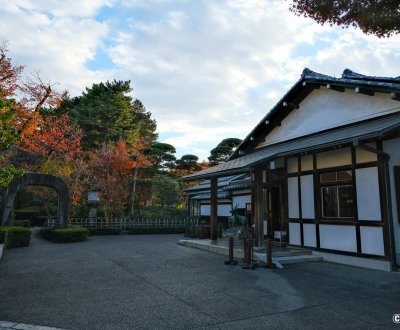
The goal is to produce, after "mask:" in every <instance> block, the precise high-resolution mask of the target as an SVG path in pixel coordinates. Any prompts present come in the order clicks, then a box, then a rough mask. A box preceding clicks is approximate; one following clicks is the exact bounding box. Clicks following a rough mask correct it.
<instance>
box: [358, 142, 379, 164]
mask: <svg viewBox="0 0 400 330" xmlns="http://www.w3.org/2000/svg"><path fill="white" fill-rule="evenodd" d="M366 145H367V146H368V147H371V148H374V149H376V143H375V142H374V143H366ZM377 160H378V156H377V154H375V153H373V152H369V151H366V150H363V149H360V148H357V149H356V161H357V163H367V162H376V161H377Z"/></svg>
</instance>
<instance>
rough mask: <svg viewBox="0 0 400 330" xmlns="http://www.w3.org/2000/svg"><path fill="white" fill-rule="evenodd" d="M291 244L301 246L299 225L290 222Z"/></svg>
mask: <svg viewBox="0 0 400 330" xmlns="http://www.w3.org/2000/svg"><path fill="white" fill-rule="evenodd" d="M289 244H293V245H301V238H300V224H299V223H293V222H289Z"/></svg>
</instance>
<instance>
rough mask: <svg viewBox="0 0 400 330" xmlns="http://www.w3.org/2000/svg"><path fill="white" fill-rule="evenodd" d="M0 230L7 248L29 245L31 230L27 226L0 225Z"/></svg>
mask: <svg viewBox="0 0 400 330" xmlns="http://www.w3.org/2000/svg"><path fill="white" fill-rule="evenodd" d="M0 232H3V233H5V237H4V234H3V240H4V244H5V247H6V248H7V249H12V248H17V247H24V246H29V243H30V241H31V236H32V232H31V230H30V229H28V228H24V227H15V226H4V227H0Z"/></svg>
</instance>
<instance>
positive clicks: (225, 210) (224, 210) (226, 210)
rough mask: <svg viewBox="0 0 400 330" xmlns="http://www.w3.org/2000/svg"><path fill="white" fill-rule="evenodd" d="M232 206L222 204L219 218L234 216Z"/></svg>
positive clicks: (219, 209) (219, 208) (219, 206)
mask: <svg viewBox="0 0 400 330" xmlns="http://www.w3.org/2000/svg"><path fill="white" fill-rule="evenodd" d="M231 211H232V205H231V204H221V205H218V211H217V212H218V216H220V217H230V216H231V215H232V213H231Z"/></svg>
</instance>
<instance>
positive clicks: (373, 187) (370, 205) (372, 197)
mask: <svg viewBox="0 0 400 330" xmlns="http://www.w3.org/2000/svg"><path fill="white" fill-rule="evenodd" d="M356 185H357V209H358V219H359V220H371V221H377V220H378V221H379V220H382V216H381V203H380V198H379V178H378V169H377V168H376V167H367V168H360V169H357V170H356Z"/></svg>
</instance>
